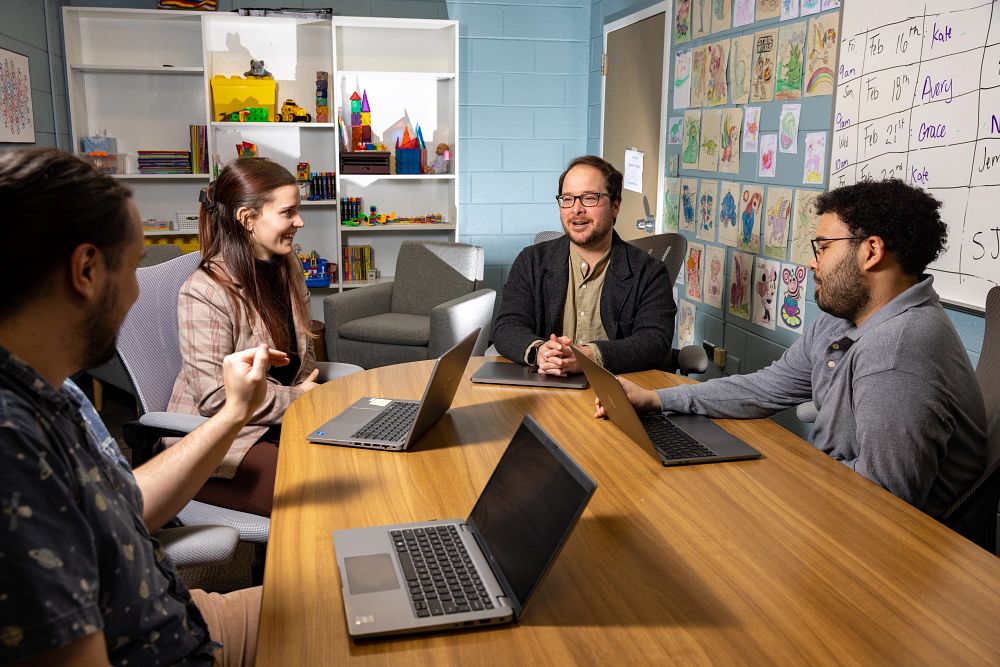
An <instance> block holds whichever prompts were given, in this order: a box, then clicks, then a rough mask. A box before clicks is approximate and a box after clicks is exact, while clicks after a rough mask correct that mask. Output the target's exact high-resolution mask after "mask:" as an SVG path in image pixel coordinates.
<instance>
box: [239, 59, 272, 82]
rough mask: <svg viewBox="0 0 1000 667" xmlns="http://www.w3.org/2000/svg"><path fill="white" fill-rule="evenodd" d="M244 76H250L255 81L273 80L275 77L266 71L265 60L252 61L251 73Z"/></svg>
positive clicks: (245, 73)
mask: <svg viewBox="0 0 1000 667" xmlns="http://www.w3.org/2000/svg"><path fill="white" fill-rule="evenodd" d="M243 76H249V77H251V78H254V79H273V78H274V77H273V76H272V75H271V73H270V72H268V71H267V70H266V69H264V61H263V60H253V59H251V60H250V71H249V72H243Z"/></svg>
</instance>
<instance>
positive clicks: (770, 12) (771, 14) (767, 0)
mask: <svg viewBox="0 0 1000 667" xmlns="http://www.w3.org/2000/svg"><path fill="white" fill-rule="evenodd" d="M779 16H781V0H757V20H758V21H763V20H764V19H775V18H778V17H779Z"/></svg>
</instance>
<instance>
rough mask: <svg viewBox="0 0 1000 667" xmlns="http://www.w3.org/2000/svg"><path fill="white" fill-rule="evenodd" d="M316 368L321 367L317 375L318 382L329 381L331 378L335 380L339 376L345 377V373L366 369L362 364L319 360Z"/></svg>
mask: <svg viewBox="0 0 1000 667" xmlns="http://www.w3.org/2000/svg"><path fill="white" fill-rule="evenodd" d="M316 368H318V369H319V375H318V376H316V382H317V383H318V384H323V383H324V382H329V381H330V380H335V379H337V378H340V377H344V376H345V375H350V374H351V373H357V372H358V371H363V370H365V369H363V368H362V367H361V366H355V365H354V364H344V363H340V362H339V361H317V362H316Z"/></svg>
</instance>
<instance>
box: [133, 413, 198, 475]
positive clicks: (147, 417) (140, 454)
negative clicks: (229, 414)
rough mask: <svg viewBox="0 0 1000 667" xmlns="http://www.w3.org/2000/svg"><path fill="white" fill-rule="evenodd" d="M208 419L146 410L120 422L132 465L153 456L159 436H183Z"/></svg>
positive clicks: (137, 464)
mask: <svg viewBox="0 0 1000 667" xmlns="http://www.w3.org/2000/svg"><path fill="white" fill-rule="evenodd" d="M206 421H208V417H202V416H200V415H187V414H182V413H179V412H147V413H146V414H144V415H142V416H141V417H139V419H137V420H135V421H129V422H125V423H124V424H122V435H124V437H125V444H126V445H128V447H129V448H130V449H131V450H132V467H133V468H138V467H139V466H141V465H142V464H143V463H145V462H146V461H148V460H149V459H151V458H153V455H154V454H155V453H156V448H157V445H159V443H160V439H161V438H166V437H171V436H176V437H183V436H185V435H187V434H188V433H190V432H191V431H193V430H195V429H196V428H198V426H200V425H201V424H203V423H205V422H206Z"/></svg>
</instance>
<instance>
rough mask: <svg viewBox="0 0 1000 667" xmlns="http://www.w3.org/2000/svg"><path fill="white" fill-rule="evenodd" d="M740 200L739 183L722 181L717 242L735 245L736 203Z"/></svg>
mask: <svg viewBox="0 0 1000 667" xmlns="http://www.w3.org/2000/svg"><path fill="white" fill-rule="evenodd" d="M739 200H740V184H739V183H734V182H733V181H723V183H722V186H721V187H720V188H719V224H718V228H719V243H725V244H726V245H727V246H732V247H734V248H735V247H736V243H737V237H738V236H739V216H738V215H737V203H738V202H739Z"/></svg>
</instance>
